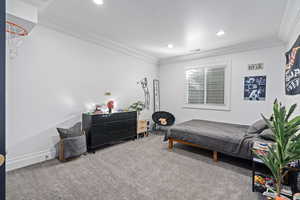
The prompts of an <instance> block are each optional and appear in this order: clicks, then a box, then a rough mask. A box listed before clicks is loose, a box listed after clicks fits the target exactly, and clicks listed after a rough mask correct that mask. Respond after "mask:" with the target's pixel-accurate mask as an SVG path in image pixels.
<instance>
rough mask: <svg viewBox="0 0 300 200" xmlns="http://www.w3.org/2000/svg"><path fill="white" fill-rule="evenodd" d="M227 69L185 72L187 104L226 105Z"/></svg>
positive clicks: (200, 68) (214, 68)
mask: <svg viewBox="0 0 300 200" xmlns="http://www.w3.org/2000/svg"><path fill="white" fill-rule="evenodd" d="M225 67H226V66H216V67H208V68H204V67H199V68H193V69H187V70H186V72H185V90H186V91H185V103H186V104H217V105H224V104H225Z"/></svg>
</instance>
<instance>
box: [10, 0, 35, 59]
mask: <svg viewBox="0 0 300 200" xmlns="http://www.w3.org/2000/svg"><path fill="white" fill-rule="evenodd" d="M37 22H38V10H37V8H35V7H34V6H32V5H29V4H26V3H24V2H21V1H19V0H9V1H7V7H6V41H7V48H8V52H9V57H10V58H11V59H13V58H15V57H16V56H17V54H18V49H19V47H20V46H21V44H22V43H23V41H24V39H25V38H26V37H27V36H28V35H29V33H30V32H31V30H32V29H33V28H34V26H35V25H36V24H37Z"/></svg>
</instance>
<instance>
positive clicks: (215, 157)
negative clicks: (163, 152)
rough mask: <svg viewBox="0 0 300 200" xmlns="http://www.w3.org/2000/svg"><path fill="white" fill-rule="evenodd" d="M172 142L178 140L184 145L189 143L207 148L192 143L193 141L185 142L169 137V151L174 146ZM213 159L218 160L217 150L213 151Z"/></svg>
mask: <svg viewBox="0 0 300 200" xmlns="http://www.w3.org/2000/svg"><path fill="white" fill-rule="evenodd" d="M174 142H178V143H180V144H186V145H190V146H193V147H198V148H202V149H207V148H205V147H202V146H200V145H197V144H193V143H190V142H185V141H183V140H177V139H173V138H169V150H170V151H171V150H172V149H173V147H174ZM207 150H210V149H207ZM213 161H214V162H218V152H217V151H213Z"/></svg>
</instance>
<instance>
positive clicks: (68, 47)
mask: <svg viewBox="0 0 300 200" xmlns="http://www.w3.org/2000/svg"><path fill="white" fill-rule="evenodd" d="M7 68H8V71H7V113H8V115H7V153H8V154H7V158H8V160H7V168H8V170H10V169H14V168H18V167H21V166H24V165H28V164H32V163H34V162H39V161H43V160H45V157H46V156H48V157H49V158H52V157H53V155H54V154H55V153H54V152H55V144H56V143H57V141H58V134H57V132H56V129H55V128H56V127H57V126H65V125H66V124H71V122H75V121H76V120H79V119H80V116H81V112H83V111H85V110H86V106H87V105H88V104H91V103H105V101H107V100H108V99H115V100H116V101H117V107H119V108H124V107H126V106H129V105H130V104H131V103H133V102H134V101H137V100H143V91H142V89H141V87H140V86H139V85H137V81H139V80H141V79H142V78H143V77H147V78H148V79H149V80H150V84H151V88H150V91H152V79H154V78H157V71H158V69H157V66H156V65H155V64H148V63H145V62H144V61H141V60H139V59H137V58H133V57H130V56H127V55H125V54H121V53H119V52H115V51H111V50H109V49H106V48H103V47H101V46H98V45H94V44H92V43H89V42H85V41H83V40H80V39H77V38H74V37H71V36H68V35H66V34H63V33H60V32H57V31H54V30H51V29H48V28H46V27H43V26H40V25H38V26H37V27H35V29H33V32H32V34H31V35H30V36H29V37H28V38H27V40H26V41H25V42H24V44H23V45H22V46H21V48H20V49H19V55H18V56H17V57H16V58H15V59H14V60H12V61H9V63H8V66H7ZM106 91H110V92H111V93H112V96H111V97H109V98H108V97H105V96H104V93H105V92H106ZM151 99H152V98H151ZM150 108H152V106H151V107H150ZM151 113H152V109H151V110H149V111H148V112H145V113H144V116H143V117H144V118H150V114H151Z"/></svg>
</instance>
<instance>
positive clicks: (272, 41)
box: [159, 38, 285, 65]
mask: <svg viewBox="0 0 300 200" xmlns="http://www.w3.org/2000/svg"><path fill="white" fill-rule="evenodd" d="M284 45H285V43H284V42H283V41H281V40H280V39H278V38H266V39H261V40H256V41H252V42H246V43H240V44H236V45H231V46H226V47H222V48H217V49H212V50H207V51H202V52H199V53H193V54H187V55H182V56H175V57H170V58H164V59H161V60H160V61H159V65H166V64H171V63H178V62H186V61H193V60H198V59H203V58H207V57H213V56H222V55H228V54H233V53H240V52H246V51H252V50H257V49H264V48H271V47H276V46H284Z"/></svg>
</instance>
